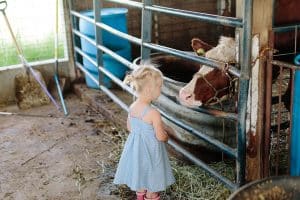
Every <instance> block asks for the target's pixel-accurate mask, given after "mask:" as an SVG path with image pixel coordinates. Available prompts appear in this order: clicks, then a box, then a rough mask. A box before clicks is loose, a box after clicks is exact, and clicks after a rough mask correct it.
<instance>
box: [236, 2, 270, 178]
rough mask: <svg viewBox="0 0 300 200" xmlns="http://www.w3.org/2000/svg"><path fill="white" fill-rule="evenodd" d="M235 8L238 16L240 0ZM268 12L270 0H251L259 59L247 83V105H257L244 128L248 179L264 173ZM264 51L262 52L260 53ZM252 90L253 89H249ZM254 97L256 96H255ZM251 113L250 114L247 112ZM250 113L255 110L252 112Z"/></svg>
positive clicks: (240, 12) (239, 13) (261, 175)
mask: <svg viewBox="0 0 300 200" xmlns="http://www.w3.org/2000/svg"><path fill="white" fill-rule="evenodd" d="M236 5H237V6H236V8H237V10H236V12H237V16H238V17H242V9H241V8H242V5H243V0H237V1H236ZM272 15H273V0H264V1H261V0H253V27H252V34H253V35H258V38H259V42H258V45H259V46H258V48H259V54H258V56H260V59H258V60H257V62H258V73H257V71H255V70H257V68H253V71H252V77H251V87H250V97H249V99H251V100H250V102H249V104H248V105H257V110H255V108H252V109H251V110H250V111H249V112H250V113H249V115H250V117H249V121H250V122H249V127H248V129H247V130H248V131H247V136H248V137H247V138H248V142H247V143H248V146H247V161H246V180H247V181H252V180H257V179H260V178H262V177H263V176H264V173H263V169H264V166H263V162H262V159H263V157H262V155H263V150H264V149H263V148H264V145H263V144H264V143H263V138H264V137H263V134H264V113H265V110H264V105H265V99H264V94H265V70H266V60H265V56H267V53H268V51H264V50H265V49H266V48H267V47H268V40H269V31H270V30H271V29H272ZM261 52H265V55H261ZM254 59H255V58H254ZM254 88H257V89H258V91H257V97H253V96H251V91H252V92H253V91H254V90H253V89H254ZM252 94H254V93H252ZM255 99H257V100H255ZM251 113H252V115H251ZM253 113H256V114H255V115H256V116H254V114H253Z"/></svg>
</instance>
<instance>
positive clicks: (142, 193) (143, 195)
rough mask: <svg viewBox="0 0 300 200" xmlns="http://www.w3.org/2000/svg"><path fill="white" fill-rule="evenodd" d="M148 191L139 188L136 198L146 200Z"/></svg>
mask: <svg viewBox="0 0 300 200" xmlns="http://www.w3.org/2000/svg"><path fill="white" fill-rule="evenodd" d="M146 192H147V190H144V189H141V190H138V191H137V192H136V199H137V200H144V197H145V195H146Z"/></svg>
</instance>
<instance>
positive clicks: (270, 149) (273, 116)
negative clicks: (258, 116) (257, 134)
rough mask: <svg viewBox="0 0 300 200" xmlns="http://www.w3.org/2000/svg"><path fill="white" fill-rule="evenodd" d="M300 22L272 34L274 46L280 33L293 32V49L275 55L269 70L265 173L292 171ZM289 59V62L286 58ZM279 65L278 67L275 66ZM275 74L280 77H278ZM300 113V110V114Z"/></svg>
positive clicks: (281, 173) (271, 57)
mask: <svg viewBox="0 0 300 200" xmlns="http://www.w3.org/2000/svg"><path fill="white" fill-rule="evenodd" d="M299 28H300V25H289V26H277V27H274V28H273V31H272V32H271V33H270V36H271V37H270V40H269V46H270V47H271V48H276V47H274V42H275V41H274V36H275V35H276V34H293V35H294V40H293V41H292V42H291V44H286V45H287V46H291V47H292V48H291V51H289V52H284V53H281V54H277V55H273V53H271V55H270V57H269V59H268V65H267V70H266V112H265V118H266V126H265V134H264V147H265V148H264V158H263V162H264V176H278V175H288V174H290V160H291V152H292V150H291V135H292V128H293V127H292V122H293V117H295V116H293V107H294V105H293V104H294V102H293V99H294V92H293V91H294V89H295V86H294V79H295V73H296V72H297V71H298V72H299V70H300V67H299V66H296V65H294V64H293V62H294V57H295V56H296V54H297V51H299V46H298V45H297V40H298V38H299V37H298V36H299ZM284 60H289V62H287V61H284ZM275 68H276V69H275ZM274 77H277V78H276V79H275V80H274ZM298 115H299V113H298Z"/></svg>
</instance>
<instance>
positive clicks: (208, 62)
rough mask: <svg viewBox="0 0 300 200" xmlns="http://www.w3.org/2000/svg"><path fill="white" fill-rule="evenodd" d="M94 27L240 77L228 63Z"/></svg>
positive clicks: (237, 71) (103, 25)
mask: <svg viewBox="0 0 300 200" xmlns="http://www.w3.org/2000/svg"><path fill="white" fill-rule="evenodd" d="M71 14H72V15H73V16H76V17H78V18H80V19H83V20H86V21H88V22H90V23H93V22H94V20H93V19H91V18H89V17H86V16H84V15H82V14H80V13H79V12H76V11H71ZM96 26H97V27H99V28H102V29H104V30H106V31H108V32H110V33H112V34H114V35H117V36H119V37H120V38H123V39H127V40H128V41H130V42H132V43H135V44H138V45H140V46H143V47H148V48H151V49H153V50H157V51H161V52H164V53H168V54H171V55H174V56H178V57H181V58H184V59H187V60H191V61H195V62H198V63H200V64H204V65H208V66H210V67H214V68H220V69H222V68H224V67H225V66H228V67H229V69H228V71H229V72H230V73H231V74H232V75H234V76H236V77H240V71H239V70H238V69H237V68H236V67H235V66H233V65H230V64H229V65H228V63H224V62H221V61H216V60H213V59H209V58H206V57H203V56H196V55H192V54H190V53H187V52H184V51H180V50H177V49H173V48H170V47H165V46H161V45H157V44H154V43H147V42H142V39H140V38H137V37H134V36H131V35H129V34H126V33H123V32H120V31H118V30H116V29H114V28H111V27H109V26H107V25H105V24H103V23H100V22H97V23H96ZM75 30H76V29H75Z"/></svg>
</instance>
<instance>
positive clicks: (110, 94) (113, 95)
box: [75, 62, 128, 112]
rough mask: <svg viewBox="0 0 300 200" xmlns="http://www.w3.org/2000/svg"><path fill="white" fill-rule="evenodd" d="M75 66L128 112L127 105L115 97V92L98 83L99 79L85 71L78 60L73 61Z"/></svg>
mask: <svg viewBox="0 0 300 200" xmlns="http://www.w3.org/2000/svg"><path fill="white" fill-rule="evenodd" d="M75 64H76V66H77V67H78V68H79V69H80V70H81V71H82V72H83V73H84V74H85V75H87V76H88V77H89V78H91V80H92V81H93V82H94V83H96V84H98V86H99V89H101V90H102V91H103V92H104V93H105V94H106V95H108V96H109V97H110V98H111V99H112V100H113V101H114V102H115V103H117V104H118V105H119V106H120V107H121V108H123V109H124V110H126V111H127V112H128V106H127V105H126V104H125V103H124V102H123V101H122V100H121V99H120V98H119V97H117V96H116V95H115V94H113V93H112V92H111V91H109V89H107V88H106V87H105V86H103V85H100V84H99V81H98V80H97V79H95V78H94V77H93V75H92V74H90V72H89V71H87V70H86V69H85V68H84V67H83V66H82V65H81V64H80V63H79V62H75Z"/></svg>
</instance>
